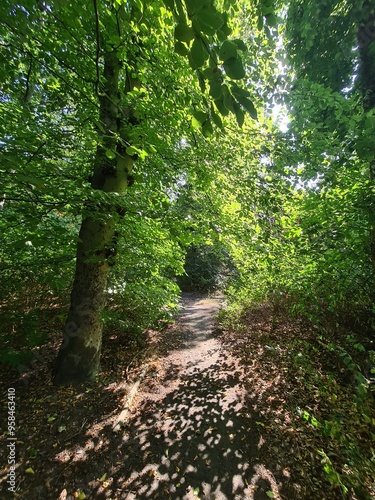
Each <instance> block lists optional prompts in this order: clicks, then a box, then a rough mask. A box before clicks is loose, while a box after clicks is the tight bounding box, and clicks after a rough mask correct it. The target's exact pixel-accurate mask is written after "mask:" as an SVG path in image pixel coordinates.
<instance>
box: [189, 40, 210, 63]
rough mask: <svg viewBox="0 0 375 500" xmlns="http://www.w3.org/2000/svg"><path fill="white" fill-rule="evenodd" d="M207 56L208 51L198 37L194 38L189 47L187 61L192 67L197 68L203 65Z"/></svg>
mask: <svg viewBox="0 0 375 500" xmlns="http://www.w3.org/2000/svg"><path fill="white" fill-rule="evenodd" d="M207 58H208V53H207V52H206V49H205V47H204V45H203V43H202V40H201V39H200V38H196V39H195V40H194V42H193V45H192V46H191V49H190V54H189V62H190V66H191V67H192V69H198V68H200V67H202V66H203V64H204V63H205V61H206V60H207Z"/></svg>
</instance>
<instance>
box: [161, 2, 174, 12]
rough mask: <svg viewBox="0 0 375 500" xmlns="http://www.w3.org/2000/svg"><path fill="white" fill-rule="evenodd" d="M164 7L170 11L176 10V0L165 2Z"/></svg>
mask: <svg viewBox="0 0 375 500" xmlns="http://www.w3.org/2000/svg"><path fill="white" fill-rule="evenodd" d="M163 2H164V5H165V6H166V7H167V9H169V10H173V9H174V0H163Z"/></svg>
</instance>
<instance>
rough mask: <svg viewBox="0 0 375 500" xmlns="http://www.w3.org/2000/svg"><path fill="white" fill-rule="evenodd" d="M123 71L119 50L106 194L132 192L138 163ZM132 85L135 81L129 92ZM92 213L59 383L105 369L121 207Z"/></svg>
mask: <svg viewBox="0 0 375 500" xmlns="http://www.w3.org/2000/svg"><path fill="white" fill-rule="evenodd" d="M120 70H121V61H120V60H119V59H118V55H117V51H116V49H115V48H113V50H110V51H108V52H107V53H105V55H104V66H103V77H104V84H103V88H102V89H101V94H100V96H99V100H100V123H101V127H100V129H101V130H100V131H98V136H99V137H98V147H97V153H96V159H95V162H94V174H93V176H92V181H91V184H92V187H93V188H94V189H96V190H101V191H103V192H106V193H111V192H117V193H124V192H125V191H126V189H127V186H128V179H129V176H130V175H131V170H132V165H133V162H134V159H135V158H134V157H133V156H129V155H128V154H126V148H125V147H124V143H125V144H126V143H127V141H126V137H124V135H126V131H127V130H128V127H127V125H129V123H128V122H127V120H126V118H124V113H125V116H126V115H127V116H129V115H130V114H131V113H130V111H131V110H121V109H120V105H119V102H120V92H119V75H120ZM132 86H133V85H132V80H131V79H130V77H129V78H128V79H127V85H126V87H125V89H124V92H125V93H126V91H129V90H131V89H132ZM129 126H131V124H130V125H129ZM109 151H110V152H111V154H109V155H108V152H109ZM112 152H113V155H112ZM108 156H109V157H108ZM112 156H114V157H112ZM86 212H87V213H88V215H87V216H84V217H83V220H82V225H81V229H80V232H79V240H78V246H77V260H76V271H75V277H74V282H73V289H72V293H71V303H70V309H69V313H68V317H67V321H66V324H65V328H64V333H63V342H62V344H61V347H60V350H59V353H58V356H57V361H56V365H55V368H54V374H53V377H54V382H55V383H56V384H69V383H78V382H84V381H89V380H93V379H94V378H95V377H96V376H97V374H98V372H99V368H100V352H101V345H102V328H103V327H102V322H101V318H100V313H101V311H102V309H103V307H104V306H105V290H106V285H107V278H108V273H109V269H110V267H111V265H113V262H114V256H115V253H116V230H115V225H116V224H115V220H116V207H113V206H111V205H110V204H108V205H105V204H101V203H98V204H97V206H96V207H92V206H91V207H90V206H87V207H86ZM117 218H118V215H117Z"/></svg>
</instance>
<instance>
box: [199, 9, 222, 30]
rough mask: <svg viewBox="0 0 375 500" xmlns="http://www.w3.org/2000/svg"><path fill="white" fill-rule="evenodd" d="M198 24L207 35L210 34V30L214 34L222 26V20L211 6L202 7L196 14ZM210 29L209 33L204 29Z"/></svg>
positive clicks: (220, 15)
mask: <svg viewBox="0 0 375 500" xmlns="http://www.w3.org/2000/svg"><path fill="white" fill-rule="evenodd" d="M196 17H197V18H198V21H199V24H200V25H201V26H202V31H203V32H204V33H206V32H207V34H212V30H214V32H216V31H217V30H219V29H220V28H221V27H222V26H223V24H224V18H223V16H222V14H220V12H218V11H217V10H216V8H215V7H214V6H213V5H204V6H203V7H202V9H201V10H200V11H199V12H197V15H196ZM207 28H210V29H209V32H208V31H205V29H207Z"/></svg>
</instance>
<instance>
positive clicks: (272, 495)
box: [266, 490, 275, 498]
mask: <svg viewBox="0 0 375 500" xmlns="http://www.w3.org/2000/svg"><path fill="white" fill-rule="evenodd" d="M266 495H267V496H268V498H275V494H274V493H272V491H271V490H268V491H266Z"/></svg>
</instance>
